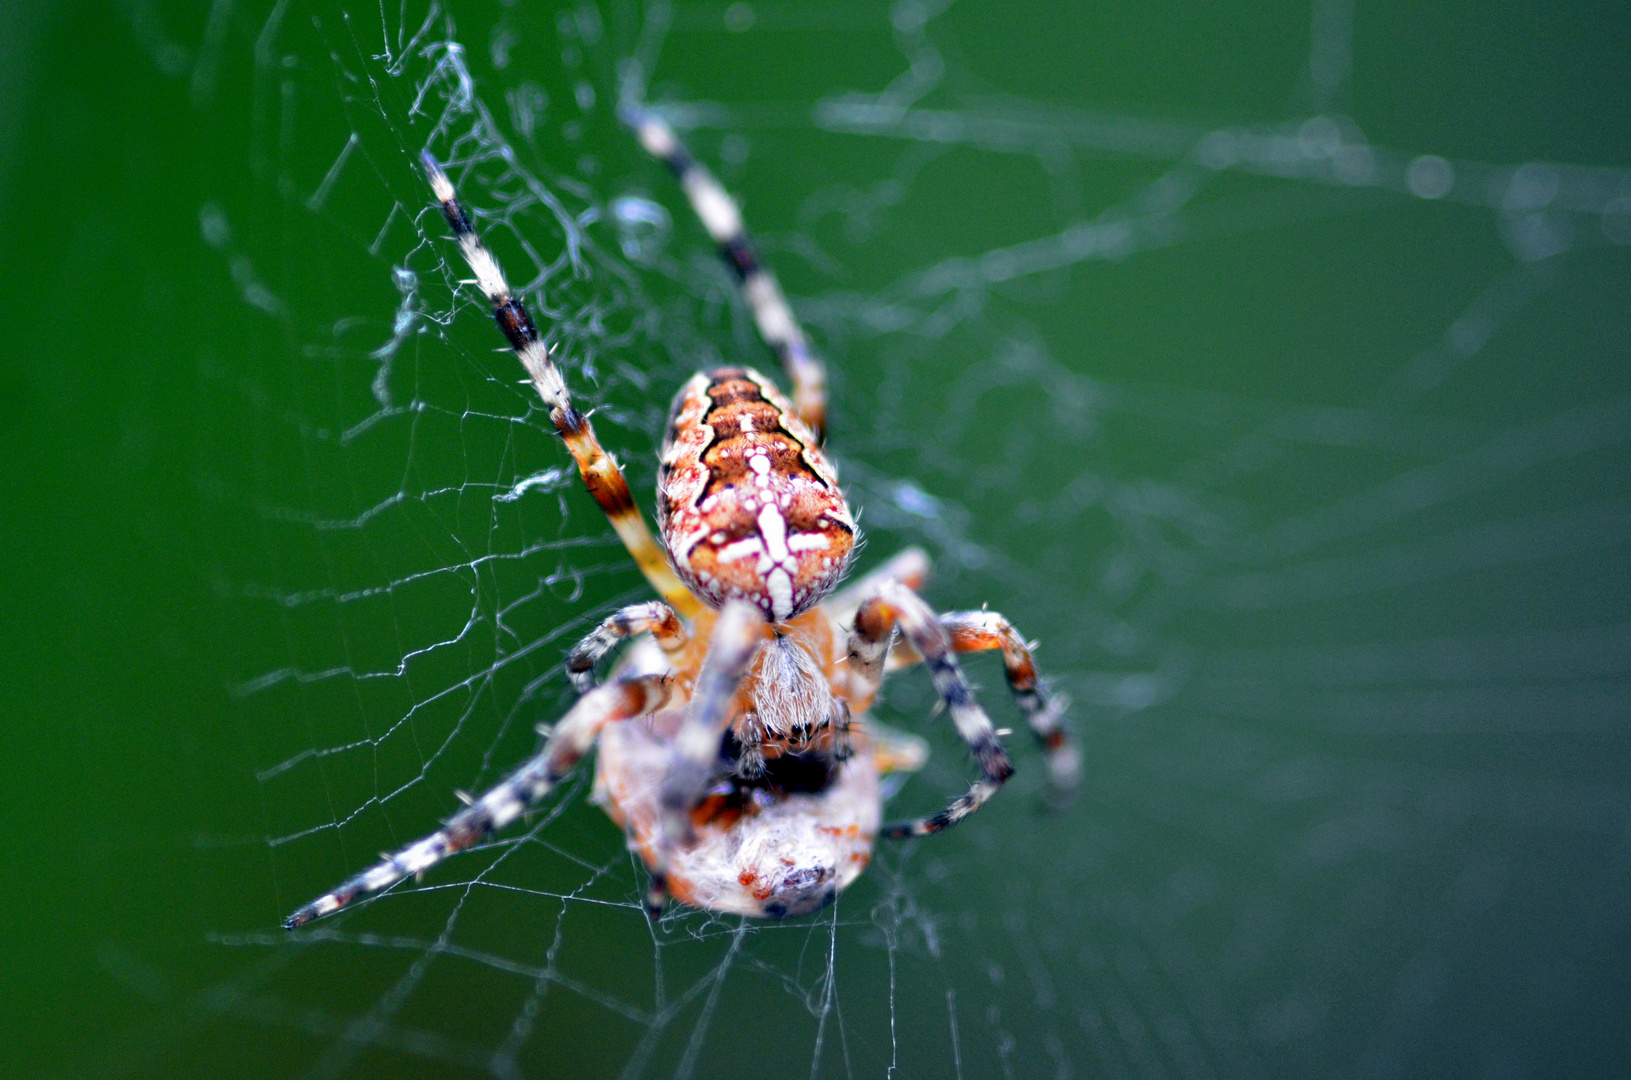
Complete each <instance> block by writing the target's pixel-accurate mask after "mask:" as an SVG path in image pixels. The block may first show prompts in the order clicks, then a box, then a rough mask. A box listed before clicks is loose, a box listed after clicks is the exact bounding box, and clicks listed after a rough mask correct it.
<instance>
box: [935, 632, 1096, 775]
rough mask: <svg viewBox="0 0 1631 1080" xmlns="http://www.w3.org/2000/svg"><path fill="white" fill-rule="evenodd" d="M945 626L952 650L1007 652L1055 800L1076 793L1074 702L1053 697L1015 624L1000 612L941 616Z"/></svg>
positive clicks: (1007, 670) (1005, 664)
mask: <svg viewBox="0 0 1631 1080" xmlns="http://www.w3.org/2000/svg"><path fill="white" fill-rule="evenodd" d="M940 625H941V626H943V627H945V628H946V632H947V633H949V634H950V635H951V647H952V649H953V650H955V651H956V652H960V653H967V652H981V651H984V650H987V649H1001V650H1002V668H1003V674H1004V675H1006V676H1007V678H1008V689H1009V690H1011V691H1013V694H1014V701H1015V702H1016V703H1017V704H1018V705H1019V709H1020V712H1022V713H1024V714H1025V721H1026V723H1028V724H1029V725H1030V728H1031V734H1033V735H1035V736H1036V741H1037V743H1038V744H1039V745H1040V746H1041V747H1042V750H1043V752H1044V753H1045V754H1046V755H1047V759H1048V782H1049V786H1050V787H1051V788H1052V790H1053V792H1054V795H1055V797H1063V796H1066V795H1068V794H1069V793H1070V792H1071V791H1073V790H1075V788H1076V784H1077V781H1078V780H1079V779H1080V776H1081V764H1082V763H1081V753H1080V751H1079V750H1078V749H1077V746H1076V743H1075V742H1074V741H1073V740H1072V739H1071V737H1070V730H1069V729H1068V728H1067V727H1066V726H1065V721H1064V717H1065V709H1066V708H1068V707H1069V705H1070V699H1069V698H1067V697H1065V696H1064V695H1063V694H1061V695H1058V696H1057V697H1056V696H1054V695H1053V694H1051V693H1049V691H1048V687H1047V684H1046V683H1044V682H1043V681H1042V679H1041V678H1040V677H1039V676H1038V675H1037V673H1036V661H1035V660H1033V659H1032V657H1031V648H1032V646H1029V645H1027V644H1026V643H1025V639H1024V638H1022V637H1020V636H1019V632H1018V631H1017V630H1015V629H1014V627H1013V624H1012V623H1010V622H1009V621H1008V620H1007V619H1005V618H1003V617H1002V616H1001V615H999V614H997V613H996V612H995V611H959V612H954V613H951V614H947V615H942V616H940Z"/></svg>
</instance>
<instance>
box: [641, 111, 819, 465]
mask: <svg viewBox="0 0 1631 1080" xmlns="http://www.w3.org/2000/svg"><path fill="white" fill-rule="evenodd" d="M619 115H620V117H621V118H622V120H623V122H624V123H625V124H627V125H628V126H629V127H631V128H633V129H634V133H635V135H636V136H637V137H638V138H639V140H640V145H641V146H643V147H645V148H646V151H647V153H649V154H651V156H652V157H655V158H657V159H658V160H660V161H661V162H662V163H663V164H664V165H667V166H668V168H669V170H670V171H671V172H673V174H674V175H675V177H677V178H678V179H679V182H680V187H681V188H683V189H684V190H685V194H686V197H687V198H689V199H690V200H691V207H692V209H694V210H695V211H696V214H697V217H699V218H701V219H702V227H703V228H705V229H707V230H708V235H709V236H711V237H712V238H713V241H714V243H716V244H718V245H719V252H720V254H721V255H723V256H724V257H725V261H726V262H728V263H730V265H731V269H732V270H735V271H736V276H737V279H738V280H739V281H740V282H741V285H742V296H743V297H744V298H745V299H746V300H747V302H748V307H750V308H751V309H752V310H753V320H754V322H755V323H757V324H758V327H759V336H760V337H762V338H764V340H765V344H767V345H769V346H770V347H771V349H772V350H774V351H775V353H776V357H777V358H778V359H779V360H780V361H781V364H782V368H783V369H784V370H785V371H786V372H787V377H788V378H789V379H791V380H792V382H793V407H794V408H795V409H797V410H798V415H799V419H800V420H803V421H804V422H805V423H806V424H808V425H809V427H810V430H811V431H813V432H814V433H815V437H816V443H817V444H818V445H819V444H820V443H821V442H822V440H823V439H825V438H826V433H827V370H826V367H825V366H824V365H823V364H822V362H821V359H820V358H819V357H818V356H816V355H815V353H813V352H811V351H810V344H809V342H808V341H806V340H805V337H804V331H803V329H802V328H801V327H800V326H799V323H798V319H797V318H796V317H795V316H794V315H793V309H792V308H791V307H789V306H788V303H787V297H786V296H784V295H782V290H781V286H780V285H778V284H777V283H776V275H775V274H773V273H771V272H770V269H769V268H768V267H766V266H765V264H764V263H762V262H760V261H759V256H758V254H757V253H756V252H755V251H754V250H753V245H752V243H751V242H750V241H749V240H748V234H747V230H746V228H745V227H744V226H743V224H742V212H741V210H739V209H738V208H737V205H736V200H734V199H732V198H731V197H730V194H729V193H728V192H726V190H725V189H724V188H723V187H721V186H720V183H719V181H718V180H716V179H714V176H713V174H712V173H710V172H709V171H708V170H707V168H706V167H705V166H703V165H702V163H701V162H699V161H697V159H696V158H694V157H692V156H691V153H690V151H688V150H687V149H686V148H685V144H684V143H682V142H680V140H679V137H678V136H677V135H675V134H674V131H673V129H672V128H670V127H669V126H668V124H667V123H665V122H664V121H663V119H662V117H660V116H658V115H657V114H655V113H651V112H647V111H645V110H643V109H639V108H635V107H632V106H625V107H624V108H623V109H621V110H620V112H619Z"/></svg>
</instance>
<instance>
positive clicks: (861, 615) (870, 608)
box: [849, 579, 1014, 839]
mask: <svg viewBox="0 0 1631 1080" xmlns="http://www.w3.org/2000/svg"><path fill="white" fill-rule="evenodd" d="M897 622H898V623H899V625H900V628H901V630H902V631H903V632H904V633H905V635H906V638H907V640H908V641H910V642H911V644H912V646H913V648H914V649H916V650H917V653H918V655H919V656H921V657H922V658H923V662H924V663H925V664H926V665H927V666H928V668H929V675H930V678H931V679H932V680H933V681H934V688H935V692H936V693H937V694H939V695H940V700H941V701H943V702H944V703H945V705H946V708H947V710H948V711H949V712H950V713H951V718H952V723H953V724H954V725H955V726H956V728H957V734H958V735H960V736H961V737H962V739H963V741H964V742H965V743H967V744H968V748H969V752H970V753H971V754H972V755H973V757H974V762H975V764H976V765H977V766H978V767H979V770H980V777H979V779H977V780H975V781H974V782H973V783H972V784H971V785H970V786H969V789H968V792H967V793H966V794H964V795H962V796H960V797H958V798H957V799H955V800H953V801H952V803H951V804H950V805H949V806H947V807H946V808H945V809H944V810H941V811H939V812H938V813H935V814H931V815H929V816H928V817H923V818H918V819H917V820H915V821H908V822H901V823H899V824H895V825H888V826H885V827H884V829H883V834H884V835H885V836H889V837H893V838H896V839H899V838H901V837H907V836H925V835H927V834H929V833H933V832H939V831H940V830H941V829H944V828H947V827H949V826H951V825H955V824H957V822H959V821H961V820H963V818H965V817H967V816H968V815H970V814H972V813H973V812H974V811H976V810H978V809H979V808H980V807H981V806H983V805H985V803H986V801H987V800H989V799H990V798H991V796H992V795H994V794H996V792H997V789H998V788H1000V787H1002V785H1003V783H1004V782H1006V781H1007V779H1008V778H1009V777H1010V776H1012V775H1013V772H1014V767H1013V765H1012V763H1010V762H1009V760H1008V755H1007V753H1005V752H1004V751H1003V749H1002V746H1001V744H1000V743H998V741H997V732H996V729H995V728H994V727H992V725H991V719H990V717H988V716H986V714H985V710H984V709H982V708H981V707H980V704H979V702H978V701H976V700H975V699H974V692H973V690H972V689H971V688H970V687H969V684H968V679H967V678H966V677H965V676H964V675H963V671H962V668H960V667H959V666H958V664H957V660H956V658H955V657H954V656H953V654H952V645H951V635H950V634H949V633H948V632H947V630H946V628H945V627H943V626H941V625H940V620H939V619H938V618H936V617H935V614H934V612H933V611H932V610H931V609H930V608H929V605H928V604H926V603H924V602H923V600H922V598H921V597H919V596H918V595H917V594H916V593H915V592H913V591H912V590H911V589H909V588H907V587H906V586H905V585H904V584H902V583H901V582H899V581H896V580H893V579H888V580H885V581H883V582H881V583H880V584H879V585H878V587H877V591H876V594H875V595H874V596H872V597H871V598H870V599H868V600H866V601H864V602H862V604H861V606H860V608H859V609H858V610H857V611H856V613H855V628H854V629H853V630H852V631H851V633H850V658H849V662H850V668H851V672H852V674H854V675H855V677H856V678H858V679H859V680H865V681H870V683H871V686H872V687H873V688H874V690H875V689H876V686H877V680H878V679H879V678H881V677H882V672H883V663H884V658H885V657H886V655H887V654H888V652H889V642H890V639H891V638H892V636H893V632H894V627H895V625H896V623H897Z"/></svg>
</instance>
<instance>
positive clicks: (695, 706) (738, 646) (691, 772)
mask: <svg viewBox="0 0 1631 1080" xmlns="http://www.w3.org/2000/svg"><path fill="white" fill-rule="evenodd" d="M764 627H765V621H764V616H763V615H761V614H759V609H758V608H757V607H755V606H754V605H753V604H750V603H748V602H747V601H744V600H733V601H731V602H730V603H729V604H727V605H726V606H725V609H724V610H723V611H721V612H720V613H719V619H718V621H717V622H715V623H714V630H713V636H712V637H710V638H709V639H708V657H707V659H706V660H704V661H703V662H702V670H701V671H700V672H699V673H698V674H697V683H696V689H695V690H693V691H692V692H691V704H690V707H689V708H688V709H687V710H686V714H685V722H684V723H683V724H681V725H680V729H679V731H677V732H676V733H675V734H674V746H673V758H672V760H671V761H670V763H669V766H668V775H667V776H666V777H664V778H663V790H662V806H663V822H662V827H661V833H660V836H659V837H658V847H659V851H660V852H661V851H663V850H673V848H675V847H677V846H680V845H682V844H684V843H686V842H687V841H688V840H689V839H690V837H691V811H692V810H693V809H695V808H696V806H697V804H698V803H700V802H701V801H702V799H703V797H704V796H705V795H706V794H707V790H708V782H709V781H710V780H712V779H713V777H714V773H715V770H716V769H717V767H718V764H719V755H720V748H721V745H722V744H723V742H724V740H725V731H726V729H728V728H729V727H730V725H731V721H732V720H734V719H735V718H736V717H735V714H734V712H733V706H734V705H735V703H736V691H737V689H738V688H739V687H740V686H741V685H742V680H743V679H744V678H745V677H746V676H747V673H748V666H749V665H750V664H751V663H752V662H753V655H754V653H755V652H757V651H758V648H759V643H760V641H762V640H763V637H764Z"/></svg>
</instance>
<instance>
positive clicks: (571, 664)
mask: <svg viewBox="0 0 1631 1080" xmlns="http://www.w3.org/2000/svg"><path fill="white" fill-rule="evenodd" d="M645 633H649V634H650V635H651V636H652V637H653V638H655V639H656V640H657V644H658V646H659V647H661V648H662V650H663V652H665V653H667V654H668V655H669V656H670V657H672V656H673V654H674V653H677V652H679V651H680V650H681V649H683V648H685V644H686V642H687V641H688V640H689V638H688V637H687V636H686V633H685V627H684V626H683V625H681V624H680V619H679V616H678V615H675V614H674V609H673V608H671V607H669V606H668V605H667V604H665V603H663V602H662V601H660V600H651V601H647V602H646V603H643V604H630V605H629V606H628V607H626V608H623V609H622V610H621V611H616V612H613V613H612V614H611V615H609V616H607V618H606V621H605V622H602V623H601V624H600V625H599V626H597V627H595V629H594V630H593V631H591V632H590V633H589V634H588V635H587V636H585V637H584V639H583V640H582V641H580V642H578V643H577V644H576V645H574V646H572V651H571V652H569V653H567V654H566V674H567V677H568V678H570V679H571V680H572V686H573V688H574V689H576V690H577V692H578V693H580V694H587V693H588V692H589V691H590V690H593V689H594V688H595V665H596V664H598V663H599V662H600V660H601V658H602V657H604V656H605V655H606V654H607V653H608V652H611V651H612V648H613V647H614V646H616V644H617V643H618V642H619V641H622V640H623V639H624V638H626V637H631V636H633V635H635V634H645Z"/></svg>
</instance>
